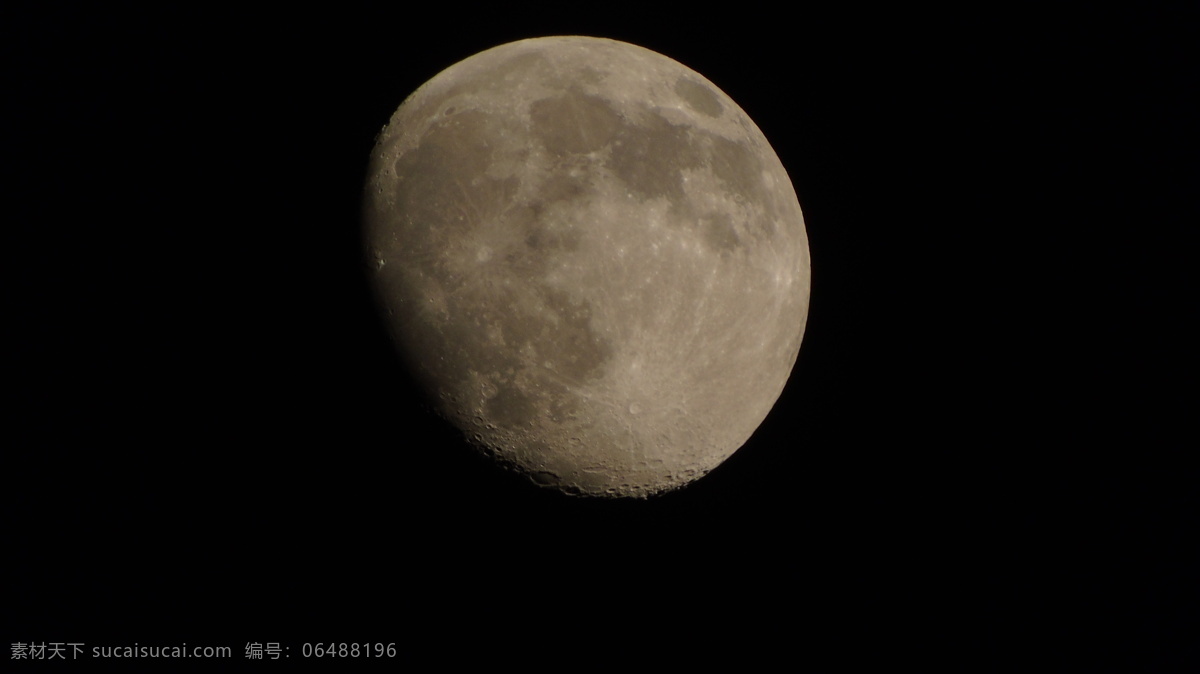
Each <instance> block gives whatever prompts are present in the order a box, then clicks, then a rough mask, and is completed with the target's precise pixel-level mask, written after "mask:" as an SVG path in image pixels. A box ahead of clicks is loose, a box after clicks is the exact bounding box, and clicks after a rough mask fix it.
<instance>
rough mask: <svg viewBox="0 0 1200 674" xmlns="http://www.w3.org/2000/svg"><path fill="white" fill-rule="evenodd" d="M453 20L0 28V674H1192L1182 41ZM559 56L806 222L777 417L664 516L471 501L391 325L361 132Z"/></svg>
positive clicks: (301, 16) (498, 477)
mask: <svg viewBox="0 0 1200 674" xmlns="http://www.w3.org/2000/svg"><path fill="white" fill-rule="evenodd" d="M436 11H437V16H436V18H431V19H427V20H418V19H416V18H415V16H410V15H408V14H407V13H406V12H405V10H404V9H403V8H402V6H401V5H399V4H397V5H396V8H394V9H390V10H388V11H387V12H384V13H376V12H359V13H354V12H351V11H347V10H344V9H342V8H340V7H339V8H337V9H326V10H324V11H311V12H300V13H298V12H296V11H289V12H280V13H274V14H267V13H262V14H258V15H246V14H241V13H233V12H229V13H217V12H213V11H201V10H196V11H186V10H178V9H172V10H157V11H155V12H150V13H144V14H143V13H136V12H131V11H130V12H119V11H113V10H110V9H89V10H61V11H58V12H47V11H39V12H37V13H36V14H35V13H34V12H33V11H32V10H30V9H29V8H28V7H26V8H24V9H22V8H7V9H4V10H2V11H0V26H3V27H2V28H0V33H2V35H0V37H2V38H3V39H2V40H0V44H2V46H0V50H2V51H0V64H2V65H0V73H2V74H3V77H4V82H3V90H4V92H5V93H4V95H3V100H4V106H3V107H4V112H3V113H0V114H3V116H4V118H5V120H6V121H5V124H4V127H5V128H4V129H3V131H0V134H2V138H3V142H4V147H5V148H7V149H6V150H5V151H4V154H5V159H6V161H5V162H4V165H5V173H6V183H7V185H8V186H9V189H7V190H5V192H6V199H5V201H6V202H7V203H8V204H9V205H8V207H7V208H8V217H6V218H5V221H6V222H5V224H6V227H5V228H4V230H5V231H4V237H5V239H6V240H8V239H10V237H11V238H12V243H6V244H5V245H4V248H3V251H4V253H5V256H6V258H8V264H6V265H5V267H6V269H5V276H6V277H8V276H9V275H10V273H11V278H10V279H9V282H8V283H7V284H6V287H7V288H8V290H7V292H5V293H4V298H5V304H6V305H7V306H8V310H7V311H6V312H5V315H6V316H8V320H7V321H6V327H7V331H8V332H9V333H10V334H13V335H15V340H14V341H13V342H11V343H13V344H15V345H12V346H9V347H8V349H7V353H8V358H7V359H6V365H5V371H6V375H5V380H6V383H7V384H8V388H9V392H10V398H12V402H10V404H9V405H8V414H7V415H6V416H7V417H8V421H7V423H6V427H7V428H8V433H7V434H6V437H7V438H8V441H6V442H4V443H3V444H4V448H5V449H4V451H3V456H4V467H3V468H2V469H0V471H2V472H0V474H3V476H4V484H5V486H4V488H3V503H4V506H3V511H0V516H2V517H3V527H4V532H5V533H4V538H5V539H6V543H5V545H4V547H5V549H6V552H5V554H4V558H5V560H6V563H5V564H4V567H5V568H6V570H7V573H6V578H7V580H8V583H6V589H5V599H4V602H3V605H4V607H5V608H4V614H5V615H4V618H5V620H4V622H6V623H8V625H9V626H10V628H8V629H6V630H5V631H4V636H5V643H11V642H15V641H22V640H24V641H83V642H87V643H89V644H91V643H96V644H100V643H102V642H103V643H114V644H115V643H130V644H132V643H133V642H135V641H138V642H141V643H148V642H152V641H154V640H156V639H157V640H158V641H160V642H166V643H175V642H183V641H186V642H190V643H196V644H199V643H228V644H230V645H234V646H235V648H234V651H235V653H237V652H240V651H239V649H240V648H241V647H242V646H244V643H245V642H247V641H255V640H258V641H272V640H274V641H280V642H284V643H286V644H290V645H291V646H292V649H293V656H294V657H293V660H294V659H295V654H296V651H297V649H299V648H300V647H301V644H302V643H305V642H314V641H330V640H336V641H352V640H359V641H361V640H365V639H370V640H372V641H379V640H382V641H385V642H396V643H397V644H400V645H402V646H403V650H402V657H401V662H402V663H403V664H406V665H413V664H416V663H417V662H419V661H420V660H421V659H423V658H426V657H430V656H433V657H436V658H443V657H448V656H447V655H446V654H447V653H449V654H450V655H451V656H453V657H452V658H451V660H450V661H451V662H454V661H457V659H458V658H466V659H468V660H469V661H472V662H474V661H475V660H474V658H478V662H492V663H496V662H506V661H507V662H514V663H522V662H528V659H530V658H532V659H533V660H534V661H538V662H545V663H547V664H552V663H557V665H556V666H559V665H560V666H564V667H566V666H576V665H578V666H583V665H587V664H590V663H596V662H602V661H603V662H612V663H614V664H620V663H628V662H631V661H633V660H632V658H634V657H635V656H634V653H635V652H636V651H637V649H638V648H640V646H641V645H642V644H653V647H652V648H651V650H652V651H653V652H654V653H655V655H654V656H653V658H654V660H655V661H656V662H662V663H669V662H674V659H675V657H676V654H677V653H683V654H687V655H686V657H684V660H685V661H690V659H692V658H695V659H696V660H697V661H698V662H704V661H705V660H706V658H707V657H708V655H709V654H713V655H715V654H717V653H721V654H726V655H729V656H732V657H734V658H736V659H737V660H738V661H740V662H745V659H746V658H750V659H753V658H757V657H764V658H768V657H771V656H775V657H778V656H783V660H782V662H783V663H785V664H786V665H789V666H794V667H796V668H798V669H801V670H812V671H834V670H837V669H839V668H846V669H848V670H855V669H857V670H858V671H864V670H862V669H861V667H876V666H879V665H883V664H888V665H895V664H901V663H910V664H923V663H936V662H947V663H952V664H955V665H958V666H961V667H963V671H988V670H989V669H990V668H993V667H994V668H996V669H998V670H1006V669H1009V668H1010V667H1014V666H1026V665H1028V664H1029V663H1037V664H1051V665H1072V666H1073V665H1078V666H1081V667H1084V666H1086V665H1088V664H1089V663H1096V664H1107V665H1114V666H1117V667H1118V668H1121V667H1126V666H1134V665H1136V671H1162V670H1169V669H1173V668H1177V667H1181V666H1182V664H1183V663H1185V662H1186V661H1187V659H1188V658H1189V657H1192V656H1195V655H1196V651H1195V634H1194V632H1192V631H1188V630H1187V629H1185V625H1187V624H1188V622H1187V621H1185V618H1186V617H1187V616H1191V618H1192V619H1193V620H1192V621H1191V624H1193V625H1194V624H1195V623H1194V619H1195V618H1196V614H1197V599H1198V598H1197V596H1196V594H1195V593H1194V590H1193V589H1192V588H1191V587H1190V586H1189V584H1188V582H1187V581H1191V580H1194V576H1195V571H1196V568H1197V566H1196V563H1197V558H1198V556H1197V543H1196V540H1197V526H1198V524H1200V522H1198V517H1197V509H1198V508H1200V503H1198V501H1197V498H1196V494H1197V490H1196V484H1197V480H1196V474H1195V472H1194V471H1192V470H1191V468H1190V464H1191V461H1190V459H1191V458H1192V457H1191V456H1190V455H1191V454H1193V453H1194V452H1195V449H1196V447H1197V446H1198V443H1197V439H1196V433H1195V424H1196V421H1197V414H1196V410H1197V404H1198V403H1200V400H1198V398H1197V394H1196V385H1197V376H1196V375H1197V370H1196V359H1195V344H1196V343H1197V341H1196V337H1197V335H1196V332H1195V327H1194V324H1195V323H1196V322H1197V306H1198V305H1197V301H1196V294H1195V290H1196V278H1195V276H1196V273H1195V268H1196V265H1195V253H1196V248H1195V245H1194V241H1193V240H1192V237H1194V232H1195V229H1196V223H1197V222H1200V220H1198V219H1197V213H1196V210H1197V209H1196V196H1195V192H1196V185H1197V178H1198V177H1200V176H1198V175H1197V165H1196V157H1197V147H1196V145H1195V143H1194V141H1193V140H1192V138H1191V136H1192V135H1193V132H1194V129H1193V128H1192V127H1193V126H1194V124H1195V119H1196V115H1195V110H1194V109H1189V107H1188V106H1190V105H1191V103H1190V99H1192V98H1194V93H1195V84H1196V81H1197V73H1196V70H1195V68H1194V66H1193V65H1192V64H1194V63H1195V62H1196V60H1195V59H1194V58H1192V54H1189V53H1186V52H1190V51H1191V48H1192V47H1193V46H1194V42H1195V33H1196V30H1197V27H1198V26H1200V22H1198V21H1197V16H1196V12H1195V11H1194V10H1193V11H1191V12H1190V13H1183V12H1177V13H1176V12H1169V11H1161V12H1158V13H1151V12H1149V11H1142V12H1138V13H1137V14H1132V15H1123V14H1118V13H1107V14H1105V13H1090V14H1089V13H1083V14H1067V13H1063V14H1062V15H1050V14H1044V13H1030V14H1023V13H1020V12H1015V11H1013V12H1010V13H999V14H989V13H985V12H983V11H982V10H970V11H968V12H967V13H965V14H958V15H954V14H942V13H934V12H913V11H910V10H907V9H893V10H888V11H887V12H884V13H877V12H875V11H866V10H865V9H862V10H859V11H849V10H846V11H840V12H838V11H831V10H825V9H812V10H805V9H800V10H798V11H797V14H796V16H795V18H794V19H785V17H784V16H783V15H782V14H774V15H772V14H764V13H756V14H755V15H754V16H743V17H726V16H722V15H721V13H712V12H703V11H699V10H698V9H697V8H694V7H680V8H678V9H676V10H672V11H667V10H663V11H649V12H648V11H647V9H646V8H645V7H632V8H626V9H618V8H616V7H614V8H613V9H612V11H611V12H609V13H607V14H605V15H603V16H602V15H601V14H602V13H601V12H597V11H587V12H585V11H583V10H582V9H572V10H568V11H565V12H560V13H555V14H534V13H533V12H528V13H525V14H521V15H510V12H511V11H512V10H510V9H508V8H507V7H503V6H502V5H497V6H496V8H493V9H489V10H487V11H485V12H483V13H476V12H475V10H472V9H468V8H446V9H440V10H436ZM552 34H583V35H594V36H599V37H610V38H614V39H619V40H624V41H628V42H633V43H635V44H639V45H641V46H644V47H647V48H649V49H652V50H655V51H658V52H660V53H662V54H665V55H667V56H670V57H671V58H674V59H676V60H678V61H680V62H682V63H683V64H685V65H687V66H689V67H691V68H692V69H694V70H696V71H697V72H699V73H701V74H703V75H704V76H706V77H707V78H708V79H709V80H711V81H712V82H714V83H715V84H716V85H717V86H719V87H720V88H721V89H722V90H724V91H725V92H726V93H727V94H729V95H730V96H731V97H732V98H733V99H734V100H735V101H736V102H737V103H738V104H739V105H741V107H742V108H743V109H744V110H745V111H746V112H747V113H748V114H749V115H750V117H751V118H752V119H754V120H755V122H756V123H757V124H758V126H759V127H760V128H761V129H762V131H763V133H764V134H765V135H766V137H767V138H768V140H769V141H770V142H771V144H772V146H773V147H774V148H775V150H776V152H777V153H778V155H779V157H780V159H781V160H782V162H783V164H784V166H785V167H786V168H787V170H788V172H789V174H790V176H791V178H792V181H793V183H794V185H795V188H796V192H797V194H798V196H799V200H800V204H801V207H802V209H803V210H804V214H805V219H806V226H807V230H808V236H809V242H810V247H811V252H812V259H813V272H812V273H813V281H812V304H811V309H810V314H809V320H808V329H807V332H806V334H805V338H804V344H803V346H802V347H801V351H800V356H799V359H798V361H797V363H796V365H795V368H794V370H793V372H792V375H791V379H790V380H789V383H788V386H787V388H786V389H785V390H784V392H783V395H782V396H781V397H780V399H779V402H778V403H777V404H776V406H775V408H774V410H773V411H772V412H771V414H770V416H769V417H768V418H767V419H766V421H765V422H764V423H763V425H762V426H761V427H760V428H759V430H758V432H757V433H756V434H755V435H754V436H753V437H752V438H751V440H750V441H749V442H748V443H747V444H746V445H745V446H744V447H743V448H742V449H741V450H739V451H738V452H737V453H736V454H734V455H733V457H731V458H730V459H729V460H728V461H726V462H725V464H723V465H722V466H721V467H720V468H718V469H717V470H715V471H714V472H713V473H711V474H710V475H709V476H707V477H705V478H704V479H702V480H700V481H699V482H697V483H695V484H693V485H691V486H689V487H687V488H685V489H683V490H680V491H678V492H675V493H671V494H667V495H665V496H662V497H658V498H653V499H650V500H648V501H619V502H606V501H595V500H581V499H575V498H568V497H565V496H562V495H559V494H557V493H553V492H549V491H544V490H539V489H537V488H535V487H533V486H532V485H531V484H530V483H528V482H527V481H526V480H524V479H522V478H519V477H517V476H514V475H510V474H508V473H505V472H503V471H501V470H499V469H497V468H495V467H493V466H491V465H490V464H488V463H487V462H485V461H484V460H482V459H480V458H478V457H477V456H476V455H475V454H474V453H472V451H471V450H470V448H469V447H468V446H467V445H465V444H464V443H463V442H462V440H461V438H460V437H459V435H458V433H457V431H455V430H453V429H452V428H450V427H448V426H446V425H445V424H443V423H442V422H440V421H439V420H438V419H437V418H436V417H435V416H433V415H432V414H431V413H429V412H428V411H427V410H426V408H425V407H424V406H423V404H422V400H421V398H420V396H419V395H418V394H417V391H416V390H415V388H414V387H413V385H412V384H411V382H409V381H408V380H407V379H406V378H405V375H404V373H403V370H402V369H401V367H400V363H399V360H398V358H397V357H396V355H395V354H394V353H393V351H392V349H391V346H390V344H389V342H388V341H387V337H386V335H385V333H384V329H383V327H382V323H381V322H380V321H379V319H378V317H377V316H376V314H375V312H374V309H373V306H372V304H371V299H370V295H369V290H368V286H367V283H366V275H365V271H366V265H365V263H364V261H363V257H362V254H361V250H362V245H361V242H360V238H359V237H360V231H359V204H360V197H361V190H362V183H363V179H364V176H365V172H366V163H367V159H368V155H369V153H370V151H371V147H372V144H373V141H374V137H375V134H376V133H377V132H378V131H379V129H380V127H381V126H382V125H383V124H385V123H386V122H387V120H388V118H389V117H390V115H391V113H392V112H393V111H394V110H395V108H396V107H397V106H398V105H399V104H400V103H401V101H403V100H404V98H405V97H406V96H407V95H408V94H409V93H411V92H412V91H413V90H414V89H416V88H417V87H418V86H419V85H420V84H421V83H423V82H424V81H425V80H427V79H429V78H430V77H432V76H434V75H435V74H437V73H438V72H439V71H441V70H442V69H444V68H445V67H447V66H449V65H451V64H453V63H455V62H457V61H459V60H461V59H463V58H466V57H467V56H470V55H472V54H474V53H476V52H478V51H481V50H483V49H486V48H489V47H492V46H495V45H497V44H501V43H504V42H508V41H511V40H515V39H521V38H525V37H536V36H542V35H552ZM413 622H415V625H416V626H415V627H413V626H412V625H407V626H405V625H406V623H413ZM456 644H459V645H456ZM445 645H450V649H451V650H450V651H445V650H442V649H443V647H444V646H445ZM1189 649H1190V650H1189ZM543 659H544V660H543ZM293 664H296V663H293ZM747 666H749V665H747ZM1085 668H1086V667H1085ZM1127 671H1134V670H1128V669H1127Z"/></svg>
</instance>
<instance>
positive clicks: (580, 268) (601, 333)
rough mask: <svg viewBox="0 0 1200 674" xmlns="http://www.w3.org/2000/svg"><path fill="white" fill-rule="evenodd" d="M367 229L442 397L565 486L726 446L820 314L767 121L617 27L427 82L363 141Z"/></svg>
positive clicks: (625, 490) (784, 371) (393, 302)
mask: <svg viewBox="0 0 1200 674" xmlns="http://www.w3.org/2000/svg"><path fill="white" fill-rule="evenodd" d="M364 237H365V241H366V245H367V249H368V258H369V260H368V261H369V265H370V273H371V276H372V283H373V285H374V289H375V293H376V297H377V298H378V302H379V305H380V310H381V312H382V315H383V317H384V318H385V320H386V322H387V325H388V328H389V330H390V331H391V334H392V337H393V339H394V341H395V344H396V346H397V348H398V349H399V351H400V353H401V354H402V356H403V357H404V359H405V360H406V362H408V363H409V365H410V366H411V368H412V369H413V371H414V372H415V374H416V377H417V379H418V380H419V381H420V383H421V385H422V386H423V387H424V389H425V390H426V392H427V393H428V395H429V397H430V400H431V401H433V403H434V405H435V406H436V407H437V409H438V411H439V413H440V414H442V415H443V416H444V417H445V418H447V419H448V420H449V421H450V422H451V423H453V424H454V425H455V426H456V427H458V428H459V429H461V430H462V431H463V432H464V434H465V435H466V437H467V438H468V439H470V440H471V442H472V443H473V444H474V445H476V446H477V447H479V448H480V449H481V450H483V451H484V452H486V453H487V454H489V455H490V456H492V457H494V458H495V459H497V460H498V461H500V462H502V463H503V464H505V465H507V466H509V467H511V468H515V469H517V470H519V471H521V472H522V473H524V474H526V475H528V476H529V477H530V478H531V479H532V480H533V481H534V482H536V483H537V484H540V485H543V486H547V487H551V488H555V489H559V490H561V491H564V492H567V493H570V494H577V495H591V496H614V497H621V496H631V497H645V496H648V495H651V494H655V493H659V492H664V491H668V490H671V489H674V488H677V487H680V486H682V485H685V484H687V483H689V482H691V481H693V480H695V479H697V478H699V477H700V476H702V475H704V474H706V473H707V472H709V471H710V470H712V469H713V468H715V467H716V466H717V465H719V464H720V463H721V462H722V461H724V460H725V459H726V458H728V457H729V456H730V455H731V454H733V452H735V451H736V450H737V449H738V448H739V447H741V446H742V445H743V444H744V443H745V442H746V441H747V440H748V439H749V438H750V436H751V435H752V434H753V433H754V431H755V430H756V429H757V428H758V426H759V425H760V424H761V423H762V421H763V420H764V419H765V418H766V416H767V414H768V412H770V410H771V408H772V406H773V405H774V404H775V401H776V400H777V399H778V397H779V395H780V393H781V392H782V390H783V387H784V385H785V384H786V382H787V379H788V377H789V374H790V373H791V370H792V367H793V365H794V364H795V361H796V357H797V354H798V351H799V349H800V342H801V339H802V337H803V334H804V328H805V322H806V320H807V315H808V304H809V288H810V265H809V249H808V238H807V234H806V232H805V228H804V219H803V216H802V215H801V211H800V205H799V203H798V200H797V198H796V193H795V191H794V189H793V187H792V183H791V181H790V179H789V178H788V175H787V172H786V171H785V170H784V167H783V165H782V164H781V163H780V161H779V158H778V157H777V156H776V154H775V152H774V151H773V150H772V148H771V146H770V145H769V144H768V142H767V139H766V138H765V137H764V136H763V134H762V132H761V131H760V130H759V129H758V127H757V126H755V124H754V122H752V121H751V120H750V118H749V117H748V116H747V115H746V113H745V112H744V111H742V109H741V108H739V107H738V106H737V104H736V103H734V102H733V100H731V99H730V98H729V97H728V96H727V95H725V94H724V93H723V92H722V91H720V90H719V89H718V88H717V87H716V86H714V85H713V84H712V83H711V82H709V81H708V80H706V79H705V78H704V77H702V76H701V75H699V74H697V73H696V72H694V71H692V70H691V69H689V68H687V67H686V66H684V65H682V64H680V63H678V62H676V61H674V60H672V59H670V58H668V57H666V56H663V55H661V54H658V53H656V52H653V51H649V50H647V49H644V48H641V47H637V46H634V45H631V44H627V43H623V42H617V41H614V40H608V39H601V38H590V37H545V38H536V39H529V40H522V41H519V42H513V43H510V44H505V45H501V46H498V47H495V48H492V49H488V50H486V51H483V52H481V53H479V54H476V55H474V56H471V57H470V58H467V59H466V60H464V61H461V62H459V63H457V64H455V65H453V66H451V67H449V68H447V69H446V70H444V71H443V72H441V73H440V74H438V75H437V76H435V77H434V78H433V79H431V80H430V81H428V82H427V83H425V84H424V85H422V86H421V87H420V88H419V89H418V90H417V91H416V92H414V93H413V94H412V95H411V96H409V97H408V98H407V99H406V100H405V101H404V102H403V104H402V105H401V106H400V107H399V109H398V110H396V112H395V114H394V115H393V116H392V118H391V120H390V122H389V123H388V125H387V126H386V127H385V128H384V129H383V131H382V132H381V133H380V135H379V137H378V139H377V142H376V145H375V148H374V150H373V152H372V155H371V159H370V164H369V169H368V174H367V181H366V186H365V203H364Z"/></svg>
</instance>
